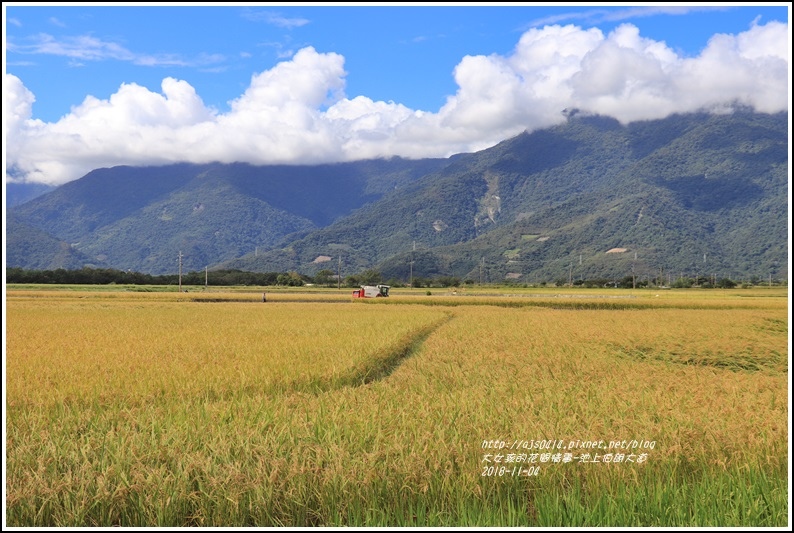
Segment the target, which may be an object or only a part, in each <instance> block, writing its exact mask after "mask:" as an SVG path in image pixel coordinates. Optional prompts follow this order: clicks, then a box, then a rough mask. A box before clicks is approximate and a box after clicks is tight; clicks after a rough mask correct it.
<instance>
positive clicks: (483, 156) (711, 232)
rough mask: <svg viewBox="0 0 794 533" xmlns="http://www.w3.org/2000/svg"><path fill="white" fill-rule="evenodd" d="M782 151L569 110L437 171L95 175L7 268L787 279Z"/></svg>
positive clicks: (193, 170)
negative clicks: (72, 264) (74, 263)
mask: <svg viewBox="0 0 794 533" xmlns="http://www.w3.org/2000/svg"><path fill="white" fill-rule="evenodd" d="M788 146H789V140H788V115H787V114H785V113H781V114H776V115H768V114H757V113H750V112H736V113H734V114H730V115H710V114H687V115H674V116H671V117H668V118H666V119H663V120H655V121H646V122H637V123H633V124H630V125H628V126H623V125H621V124H619V123H618V122H617V121H615V120H613V119H610V118H606V117H600V116H588V115H586V114H583V113H577V112H570V113H569V114H568V120H567V122H566V123H564V124H562V125H560V126H557V127H553V128H548V129H545V130H540V131H535V132H533V133H524V134H521V135H518V136H516V137H514V138H512V139H508V140H506V141H504V142H502V143H500V144H498V145H496V146H494V147H492V148H490V149H487V150H483V151H480V152H477V153H471V154H459V155H456V156H453V157H450V158H448V159H426V160H418V161H411V160H405V159H400V158H393V159H389V160H372V161H358V162H353V163H342V164H334V165H315V166H284V165H281V166H263V167H257V166H252V165H247V164H231V165H223V164H210V165H189V164H180V165H169V166H164V167H151V168H135V167H116V168H112V169H99V170H96V171H93V172H91V173H89V174H88V175H86V176H85V177H84V178H82V179H80V180H77V181H75V182H71V183H69V184H66V185H64V186H62V187H59V188H57V189H56V190H54V191H52V192H50V193H47V194H44V195H42V196H39V197H37V198H35V199H33V200H31V201H29V202H26V203H24V204H22V205H19V206H15V207H10V208H9V209H8V211H9V213H13V215H14V216H15V217H16V218H15V220H16V221H17V222H18V224H15V225H14V226H11V225H9V228H8V229H7V231H8V236H7V237H8V239H9V241H14V240H15V241H14V242H16V244H15V249H14V250H15V251H14V254H9V258H10V259H13V261H10V262H8V266H19V267H23V268H35V267H33V266H32V265H34V264H35V265H41V264H45V263H47V264H55V263H53V261H54V258H53V257H54V255H53V257H50V258H49V259H47V258H45V257H44V256H46V255H47V253H51V254H53V253H54V252H45V250H52V248H51V247H52V243H53V242H56V243H57V242H62V243H69V248H70V250H72V252H74V253H75V254H83V256H82V260H83V261H84V262H87V263H93V264H99V263H101V264H103V265H107V266H111V267H114V268H119V269H124V270H126V269H131V270H136V271H141V272H146V273H152V274H159V273H169V272H174V271H175V270H176V268H177V258H178V254H179V252H180V251H181V252H182V254H183V268H184V269H187V270H202V269H204V267H205V266H209V267H210V268H235V269H241V270H249V271H255V272H272V271H287V270H295V271H298V272H301V273H305V274H310V275H311V274H315V273H316V272H318V271H319V270H322V269H331V270H333V271H335V270H336V268H337V267H338V266H339V265H340V264H341V266H342V271H343V273H344V274H352V273H357V272H361V271H363V270H365V269H378V270H380V271H381V273H382V274H383V277H384V278H385V279H390V278H396V279H402V280H406V281H407V280H408V278H409V277H410V276H411V275H413V276H415V277H434V276H458V277H462V278H465V277H468V278H470V279H474V280H477V279H482V278H483V277H485V279H487V280H489V281H501V280H505V279H507V280H513V281H516V282H538V281H552V280H555V279H565V280H566V281H567V280H569V279H571V278H574V279H580V278H582V279H585V278H595V277H608V278H622V277H624V276H627V275H632V274H633V275H636V276H640V277H641V276H645V277H652V276H657V275H659V274H660V273H661V275H663V276H672V277H673V278H675V277H677V276H678V275H681V274H684V275H687V276H694V275H696V274H698V275H706V276H710V275H717V276H719V277H723V276H729V277H733V278H740V277H749V276H754V275H755V276H760V277H762V278H766V276H767V275H769V274H772V275H774V276H775V277H785V276H786V273H787V270H788V250H787V243H788V226H789V221H788V212H789V208H788V153H789V149H788ZM32 229H35V230H36V232H33V231H31V230H32ZM47 239H50V242H49V243H48V244H46V245H45V243H44V241H46V240H47ZM38 240H41V241H42V243H41V244H37V242H38ZM22 243H24V246H23V245H22ZM34 251H35V253H34ZM76 257H80V256H79V255H76ZM78 261H79V260H78ZM56 263H57V261H56Z"/></svg>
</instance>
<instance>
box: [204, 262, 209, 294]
mask: <svg viewBox="0 0 794 533" xmlns="http://www.w3.org/2000/svg"><path fill="white" fill-rule="evenodd" d="M208 279H209V276H208V275H207V267H204V290H207V285H208V283H207V281H208Z"/></svg>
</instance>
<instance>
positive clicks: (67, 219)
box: [7, 158, 447, 274]
mask: <svg viewBox="0 0 794 533" xmlns="http://www.w3.org/2000/svg"><path fill="white" fill-rule="evenodd" d="M445 164H447V161H446V160H443V159H425V160H419V161H410V160H406V159H400V158H393V159H388V160H386V159H382V160H371V161H359V162H354V163H340V164H334V165H317V166H286V165H281V166H263V167H262V166H259V167H258V166H253V165H248V164H209V165H192V164H178V165H168V166H162V167H114V168H109V169H98V170H95V171H93V172H90V173H89V174H87V175H86V176H84V177H83V178H81V179H79V180H76V181H73V182H70V183H67V184H65V185H63V186H62V187H59V188H58V189H56V190H54V191H52V192H50V193H48V194H45V195H42V196H40V197H38V198H35V199H33V200H31V201H29V202H27V203H24V204H22V205H20V206H16V207H13V208H9V212H13V213H14V215H15V216H16V217H17V218H18V220H20V221H21V222H24V223H25V224H27V225H29V226H30V227H33V228H36V229H38V230H39V231H40V232H42V233H41V235H46V236H48V238H51V239H55V240H56V241H65V242H68V243H70V244H71V246H72V248H73V249H74V250H76V251H79V252H81V253H82V254H84V255H85V256H86V257H87V258H88V261H89V262H93V263H98V262H101V263H106V264H109V265H112V266H114V267H115V268H119V269H123V270H127V269H131V270H134V271H139V272H146V273H151V274H160V273H168V272H173V271H174V269H175V268H176V265H177V260H178V256H179V252H180V251H181V252H182V254H183V268H185V269H188V270H191V269H192V270H201V269H204V268H205V267H206V266H208V265H213V264H215V263H218V262H219V261H223V260H226V259H231V258H233V257H237V256H241V255H244V254H245V253H248V252H253V253H254V254H256V251H257V250H258V249H265V248H268V247H272V246H273V245H274V244H275V243H277V242H278V241H280V240H282V239H283V238H284V237H285V236H287V235H289V234H294V233H296V232H297V233H300V232H303V233H306V232H308V231H310V230H312V229H317V228H319V227H322V226H325V225H327V224H329V223H330V222H332V221H334V220H336V219H337V218H339V217H342V216H344V215H346V214H349V213H350V212H351V211H353V210H354V209H356V208H358V207H361V206H362V205H365V204H366V203H368V202H373V201H376V200H377V199H379V198H380V197H381V196H383V194H385V193H386V192H387V191H391V190H394V189H395V188H398V189H399V188H400V187H403V186H405V185H407V184H409V183H410V182H411V181H413V180H415V179H417V178H418V177H420V176H422V175H423V174H425V173H426V172H427V171H429V170H434V169H436V168H439V167H441V166H442V165H445ZM27 238H29V239H33V236H32V235H28V236H27ZM31 247H32V248H37V247H38V248H42V247H41V246H36V245H35V243H34V242H31ZM12 259H13V261H12V262H9V263H7V266H18V267H23V268H33V266H32V265H33V264H34V262H32V261H31V260H30V259H31V257H30V255H29V254H24V253H19V254H15V255H14V256H13V258H12ZM39 263H40V261H36V262H35V264H39Z"/></svg>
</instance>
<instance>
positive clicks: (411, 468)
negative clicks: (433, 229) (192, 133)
mask: <svg viewBox="0 0 794 533" xmlns="http://www.w3.org/2000/svg"><path fill="white" fill-rule="evenodd" d="M261 296H262V293H261V291H257V289H255V288H254V289H250V288H249V289H248V290H232V289H230V290H227V291H223V292H210V291H203V290H200V289H196V290H191V292H188V293H177V292H136V291H135V290H132V289H128V290H124V289H123V288H122V289H117V290H114V291H109V290H106V291H102V292H100V291H86V290H70V289H68V288H63V289H61V290H51V289H50V290H39V289H35V288H25V289H24V290H17V289H14V288H8V290H7V292H6V357H5V376H6V502H5V503H6V516H5V525H7V526H13V527H22V526H38V527H59V526H170V527H178V526H260V527H278V526H290V527H291V526H461V527H462V526H539V527H574V526H613V527H620V526H623V527H638V526H640V527H672V526H701V527H784V526H786V525H790V524H789V522H788V521H789V493H788V491H789V447H788V443H789V425H788V424H789V423H788V418H789V412H788V411H789V391H788V385H789V378H788V372H789V368H788V358H789V349H790V345H789V335H788V316H789V311H788V307H789V306H788V294H787V292H786V289H777V290H776V289H768V290H739V289H737V290H732V291H727V290H726V291H713V292H712V291H697V290H691V291H662V292H659V293H655V292H653V290H644V291H619V290H604V291H598V290H592V291H586V290H581V291H580V290H569V291H565V290H545V291H540V290H537V289H523V290H516V289H513V290H512V291H510V290H503V291H492V292H488V293H486V292H484V291H483V292H480V293H477V292H476V291H473V290H467V291H452V290H446V289H444V290H439V291H435V290H434V291H433V294H432V295H427V294H426V292H425V291H421V292H420V291H411V290H408V289H405V290H400V289H392V296H391V297H390V298H388V299H377V300H366V301H363V300H355V301H354V300H352V299H351V298H350V296H349V291H347V290H342V291H336V290H325V291H323V290H313V291H288V290H283V291H278V290H274V291H272V292H271V291H270V290H268V293H267V296H268V297H267V303H263V302H262V301H261Z"/></svg>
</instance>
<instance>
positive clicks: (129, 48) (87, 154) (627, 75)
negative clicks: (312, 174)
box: [3, 2, 791, 184]
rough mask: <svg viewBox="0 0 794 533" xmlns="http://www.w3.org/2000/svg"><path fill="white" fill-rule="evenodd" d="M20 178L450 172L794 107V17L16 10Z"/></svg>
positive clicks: (566, 7)
mask: <svg viewBox="0 0 794 533" xmlns="http://www.w3.org/2000/svg"><path fill="white" fill-rule="evenodd" d="M3 10H4V15H3V21H4V24H5V27H4V31H5V34H4V54H5V61H4V65H5V73H4V81H3V92H4V110H5V109H10V110H11V111H9V112H8V113H6V112H5V111H4V134H5V137H4V148H5V154H4V155H5V163H6V167H7V169H9V174H10V176H11V179H14V180H19V181H31V182H42V183H49V184H60V183H64V182H66V181H69V180H72V179H76V178H79V177H81V176H82V175H84V174H85V173H86V172H88V171H90V170H91V169H93V168H97V167H100V166H113V165H117V164H165V163H169V162H175V161H183V160H188V161H194V162H208V161H209V160H218V161H224V162H229V161H233V160H239V161H248V162H251V163H256V164H267V163H320V162H328V161H335V160H350V159H359V158H365V157H382V156H390V155H400V156H404V157H446V156H448V155H451V154H453V153H459V152H464V151H474V150H479V149H483V148H486V147H488V146H492V145H493V144H496V143H497V142H499V141H501V140H503V139H505V138H508V137H510V136H513V135H515V134H517V133H520V132H521V131H523V130H532V129H537V128H542V127H548V126H551V125H553V124H555V123H558V122H560V121H561V120H563V118H562V114H561V111H562V109H564V108H566V107H577V108H580V109H584V110H587V111H591V112H594V113H602V114H608V115H611V116H615V118H618V119H619V120H621V121H622V122H624V123H628V122H631V121H633V120H646V119H654V118H662V117H663V116H666V115H668V114H670V113H672V112H686V111H693V110H697V109H701V108H706V109H714V110H718V111H724V110H725V109H726V108H728V107H730V105H731V104H732V103H735V102H740V103H742V104H745V105H751V106H753V107H755V108H756V109H757V110H759V111H762V112H774V111H780V110H786V109H788V102H789V101H790V96H789V87H790V72H789V71H790V67H789V64H790V49H791V37H790V30H789V27H788V19H789V13H790V4H788V3H776V4H767V5H763V6H759V5H755V4H744V5H742V4H725V5H723V6H714V5H713V4H707V3H704V4H700V5H696V4H679V5H677V6H675V7H673V6H672V5H671V4H657V5H652V4H648V5H644V6H643V5H640V6H638V7H629V6H624V5H617V6H613V7H604V6H599V5H597V4H580V5H573V4H550V5H548V6H543V7H539V6H537V5H536V4H523V5H522V4H519V3H514V4H503V5H498V6H494V5H491V4H488V5H476V4H459V5H456V6H449V5H435V6H433V5H429V4H414V5H398V6H384V5H380V6H378V5H370V6H360V5H358V4H356V5H341V4H340V5H330V6H327V5H315V6H312V5H300V4H285V3H282V4H270V3H259V4H256V3H246V4H239V5H231V6H230V5H227V4H223V5H211V4H193V5H189V6H185V5H171V6H169V5H150V6H145V5H139V4H128V5H119V4H118V3H117V4H113V5H107V6H96V5H95V4H85V5H79V4H75V5H66V6H64V5H46V4H42V5H30V4H15V3H13V2H9V3H4V4H3Z"/></svg>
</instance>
